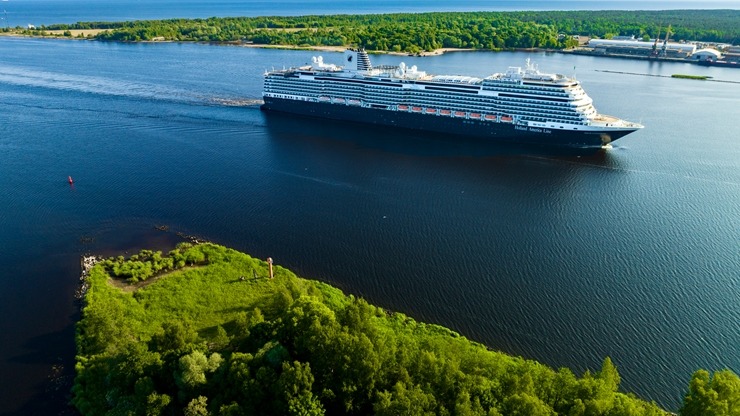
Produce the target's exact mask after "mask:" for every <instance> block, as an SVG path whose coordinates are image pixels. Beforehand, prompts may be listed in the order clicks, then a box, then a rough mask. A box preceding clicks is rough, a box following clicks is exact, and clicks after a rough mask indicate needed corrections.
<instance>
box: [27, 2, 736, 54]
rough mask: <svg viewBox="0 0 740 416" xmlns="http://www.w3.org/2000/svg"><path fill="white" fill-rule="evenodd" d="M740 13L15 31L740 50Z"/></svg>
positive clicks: (291, 42) (457, 15) (141, 37)
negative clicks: (698, 44) (590, 41)
mask: <svg viewBox="0 0 740 416" xmlns="http://www.w3.org/2000/svg"><path fill="white" fill-rule="evenodd" d="M738 20H740V10H662V11H645V10H641V11H625V10H606V11H604V10H600V11H584V10H578V11H522V12H437V13H396V14H369V15H328V16H267V17H224V18H221V17H212V18H208V19H169V20H141V21H130V22H80V23H76V24H71V25H68V24H59V25H51V26H47V27H43V26H42V27H39V28H36V29H34V30H28V29H21V28H17V29H15V30H14V33H19V34H27V35H33V36H64V37H81V38H92V39H97V40H103V41H124V42H138V41H196V42H232V43H242V44H244V43H249V44H254V45H282V46H297V47H310V46H314V47H315V46H325V47H343V46H362V47H364V48H366V49H368V50H374V51H386V52H404V53H420V52H423V51H427V52H431V51H434V50H437V49H445V48H447V49H450V48H451V49H458V48H464V49H485V50H501V49H515V48H548V49H564V48H570V47H574V46H577V45H578V41H577V40H576V39H574V37H573V36H574V35H582V36H590V37H599V38H610V37H612V36H617V35H625V36H635V37H637V38H640V39H643V38H650V37H655V36H658V35H665V32H666V27H667V26H668V24H671V37H672V38H673V39H676V40H679V39H684V40H696V41H705V42H724V43H733V44H738V43H740V27H739V26H738V25H737V22H738Z"/></svg>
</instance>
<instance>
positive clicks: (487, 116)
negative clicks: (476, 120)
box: [485, 114, 496, 120]
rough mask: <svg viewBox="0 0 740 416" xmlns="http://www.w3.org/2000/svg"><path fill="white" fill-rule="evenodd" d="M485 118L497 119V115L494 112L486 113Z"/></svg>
mask: <svg viewBox="0 0 740 416" xmlns="http://www.w3.org/2000/svg"><path fill="white" fill-rule="evenodd" d="M485 119H486V120H496V116H495V115H493V114H486V116H485Z"/></svg>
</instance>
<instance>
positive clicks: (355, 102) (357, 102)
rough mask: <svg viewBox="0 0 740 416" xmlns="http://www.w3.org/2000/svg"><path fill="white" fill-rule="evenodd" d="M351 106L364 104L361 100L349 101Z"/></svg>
mask: <svg viewBox="0 0 740 416" xmlns="http://www.w3.org/2000/svg"><path fill="white" fill-rule="evenodd" d="M347 102H348V103H349V104H350V105H360V104H362V103H361V102H360V100H349V101H347Z"/></svg>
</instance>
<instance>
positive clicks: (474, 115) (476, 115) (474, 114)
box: [470, 113, 480, 118]
mask: <svg viewBox="0 0 740 416" xmlns="http://www.w3.org/2000/svg"><path fill="white" fill-rule="evenodd" d="M470 118H480V113H470Z"/></svg>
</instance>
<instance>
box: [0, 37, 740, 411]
mask: <svg viewBox="0 0 740 416" xmlns="http://www.w3.org/2000/svg"><path fill="white" fill-rule="evenodd" d="M318 54H321V55H323V56H324V59H325V61H327V62H332V61H338V56H339V55H338V54H336V53H331V52H305V51H284V50H266V49H253V48H241V47H233V46H228V47H227V46H207V45H195V44H177V43H163V44H109V43H97V42H90V41H68V40H40V39H23V38H7V37H5V38H0V195H2V197H0V247H1V248H2V250H0V264H2V265H3V269H2V270H3V271H2V273H1V274H0V334H2V337H3V341H2V343H0V374H3V377H2V378H1V379H2V380H1V381H0V383H2V385H1V386H0V413H3V414H17V415H30V414H51V413H60V412H61V411H62V410H60V409H63V408H64V403H65V402H66V400H68V387H69V382H70V380H71V377H72V375H73V357H74V329H73V324H74V322H75V320H76V319H77V318H78V315H77V314H78V305H77V304H76V303H75V300H74V292H75V289H76V287H77V283H78V282H77V279H78V276H79V256H80V255H82V254H84V253H91V252H92V253H102V254H113V253H118V252H122V251H129V252H131V251H132V250H136V249H137V248H139V247H168V246H171V245H172V244H174V242H175V241H176V240H177V237H176V236H175V233H176V232H183V233H185V234H189V235H197V236H202V237H204V238H207V239H209V240H212V241H215V242H217V243H222V244H225V245H228V246H232V247H235V248H237V249H239V250H242V251H245V252H248V253H251V254H253V255H255V256H258V257H261V258H265V257H267V256H271V257H273V258H274V259H275V261H276V263H278V264H280V265H282V266H285V267H288V268H290V269H293V270H295V271H296V272H297V273H299V274H301V275H303V276H305V277H309V278H315V279H320V280H323V281H326V282H329V283H331V284H334V285H337V286H339V287H340V288H342V289H343V290H345V291H346V292H348V293H354V294H356V295H360V296H363V297H365V298H366V299H368V300H369V301H370V302H372V303H376V304H378V305H382V306H383V307H386V308H389V309H392V310H398V311H402V312H404V313H407V314H408V315H411V316H413V317H415V318H417V319H420V320H425V321H430V322H435V323H439V324H442V325H445V326H448V327H451V328H453V329H455V330H457V331H459V332H461V333H463V334H464V335H466V336H468V337H470V338H472V339H475V340H477V341H480V342H483V343H485V344H487V345H489V346H490V347H492V348H495V349H499V350H503V351H506V352H508V353H511V354H516V355H521V356H524V357H527V358H531V359H536V360H539V361H542V362H544V363H547V364H549V365H551V366H554V367H560V366H567V367H569V368H571V369H573V371H575V372H576V373H581V372H583V371H584V370H585V369H587V368H591V369H595V368H598V366H599V365H600V363H601V361H602V360H603V358H604V357H605V356H607V355H608V356H610V357H611V358H612V359H613V361H614V362H615V363H616V365H617V367H618V369H619V370H620V374H621V375H622V381H623V383H622V388H623V390H625V391H630V392H634V393H635V394H637V395H638V396H640V397H643V398H645V399H648V400H655V401H656V402H658V403H659V404H661V405H663V406H666V407H667V408H670V409H677V407H678V405H679V403H680V400H681V397H682V395H683V392H684V389H685V387H686V385H687V383H688V380H689V377H690V376H691V373H692V372H693V371H694V370H696V369H698V368H707V369H710V370H716V369H723V368H730V369H733V370H734V371H735V372H740V324H738V322H740V302H738V299H740V147H738V146H737V138H738V137H740V125H739V124H738V123H737V120H736V119H737V115H738V114H737V108H738V104H739V103H740V100H739V99H738V97H740V84H739V82H740V73H739V72H738V71H736V70H733V69H723V68H715V67H711V68H706V67H700V66H696V65H691V64H682V63H665V62H664V63H659V62H643V61H632V60H620V59H608V58H594V57H587V56H571V55H566V54H545V53H510V52H506V53H487V52H469V53H465V52H461V53H449V54H446V55H442V56H436V57H425V58H421V57H399V56H390V55H378V56H372V59H373V61H374V63H375V64H398V63H399V62H401V61H405V62H406V64H409V65H412V64H413V65H417V66H418V67H419V68H420V69H422V70H426V71H428V72H431V73H438V74H441V73H449V74H466V75H477V76H484V75H488V74H490V73H492V72H497V71H502V70H504V69H505V68H506V67H508V66H511V65H522V64H523V62H524V60H525V59H526V58H528V57H529V58H532V59H533V60H534V61H535V62H536V63H538V64H539V66H540V68H542V69H543V70H547V71H553V72H562V73H566V74H568V75H572V74H574V73H575V75H576V76H577V78H578V79H579V80H581V81H582V82H583V84H584V87H585V88H586V91H587V92H588V93H589V95H590V96H591V97H592V98H593V99H594V101H595V104H596V106H597V108H598V109H599V110H600V111H601V112H603V113H606V114H614V115H617V116H620V117H624V118H627V119H630V120H634V121H638V122H641V123H643V124H644V125H645V126H646V128H645V129H644V130H642V131H640V132H637V133H634V134H632V135H629V136H627V137H625V138H623V139H621V140H619V141H617V142H616V143H615V144H614V147H613V148H612V149H609V150H605V151H601V150H600V151H596V152H587V153H583V152H552V151H546V150H543V149H538V148H518V147H516V146H498V145H493V144H485V143H481V142H478V141H474V140H460V139H458V138H453V137H439V136H434V137H429V136H426V135H423V134H416V133H408V132H398V131H389V130H386V129H375V128H367V127H362V128H358V127H357V126H355V125H351V124H342V123H326V122H315V121H311V120H302V119H296V118H293V117H286V116H280V115H268V114H264V113H263V112H261V111H260V110H259V106H258V103H259V99H260V93H261V81H262V73H263V72H264V71H265V70H266V69H270V68H272V67H276V68H279V67H283V66H290V65H298V64H303V63H306V62H309V61H310V59H311V56H313V55H318ZM604 71H615V72H604ZM676 73H681V74H703V75H709V76H712V77H713V78H712V79H713V80H714V81H705V82H700V81H694V80H685V79H673V78H670V77H657V76H645V75H663V76H670V75H671V74H676ZM635 74H644V75H635ZM721 81H729V82H721ZM68 175H70V176H72V177H73V178H74V179H75V183H74V185H73V186H70V185H69V184H68V183H67V176H68ZM156 225H167V226H169V228H170V230H171V231H170V232H167V233H164V232H160V231H156V230H154V226H156Z"/></svg>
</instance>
